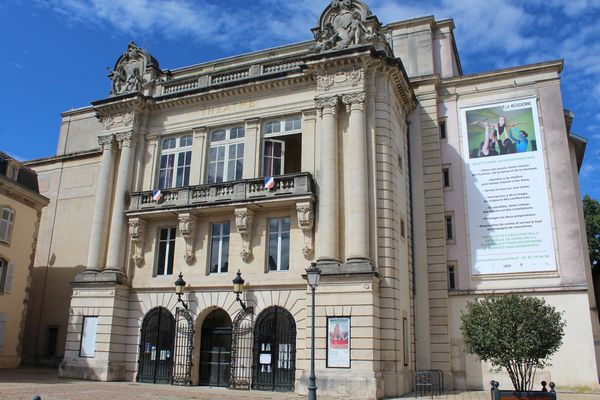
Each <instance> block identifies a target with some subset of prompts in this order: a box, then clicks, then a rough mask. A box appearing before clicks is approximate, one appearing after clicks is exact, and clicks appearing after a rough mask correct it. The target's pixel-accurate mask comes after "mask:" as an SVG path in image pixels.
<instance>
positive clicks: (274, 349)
mask: <svg viewBox="0 0 600 400" xmlns="http://www.w3.org/2000/svg"><path fill="white" fill-rule="evenodd" d="M253 369H254V373H253V380H252V386H253V388H254V389H257V390H272V391H293V390H294V379H295V375H296V322H295V321H294V318H293V317H292V315H291V314H290V313H289V312H288V311H287V310H286V309H284V308H282V307H278V306H275V307H269V308H267V309H266V310H265V311H263V312H262V313H261V314H260V316H259V317H258V320H257V322H256V327H255V328H254V368H253Z"/></svg>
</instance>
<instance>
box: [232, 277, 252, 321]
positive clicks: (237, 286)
mask: <svg viewBox="0 0 600 400" xmlns="http://www.w3.org/2000/svg"><path fill="white" fill-rule="evenodd" d="M243 292H244V279H243V278H242V273H241V272H240V270H239V269H238V272H237V274H236V277H235V278H233V293H235V300H236V301H237V302H238V303H240V306H242V310H244V311H245V312H247V313H251V312H252V307H248V306H246V303H244V302H243V301H242V299H240V294H242V293H243Z"/></svg>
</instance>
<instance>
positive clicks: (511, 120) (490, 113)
mask: <svg viewBox="0 0 600 400" xmlns="http://www.w3.org/2000/svg"><path fill="white" fill-rule="evenodd" d="M461 126H462V133H461V136H462V137H461V140H462V142H463V159H464V162H465V176H466V182H465V183H466V194H467V214H468V218H467V220H468V229H469V247H470V260H471V273H472V274H473V275H474V276H477V275H480V276H481V275H493V274H514V273H535V272H546V271H547V272H550V271H556V270H557V265H556V257H555V252H554V240H553V236H552V222H551V216H550V209H549V201H548V183H547V179H546V171H545V165H544V153H543V151H542V143H541V140H542V137H541V131H540V127H539V117H538V107H537V99H536V98H535V97H532V98H526V99H519V100H512V101H506V102H502V103H495V104H488V105H481V106H476V107H468V108H463V109H461Z"/></svg>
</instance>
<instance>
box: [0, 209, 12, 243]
mask: <svg viewBox="0 0 600 400" xmlns="http://www.w3.org/2000/svg"><path fill="white" fill-rule="evenodd" d="M14 220H15V211H14V210H13V209H12V208H10V207H2V209H1V210H0V242H4V243H10V237H11V235H12V228H13V223H14Z"/></svg>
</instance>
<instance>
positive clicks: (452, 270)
mask: <svg viewBox="0 0 600 400" xmlns="http://www.w3.org/2000/svg"><path fill="white" fill-rule="evenodd" d="M448 289H450V290H452V289H456V264H454V263H452V264H450V263H448Z"/></svg>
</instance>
